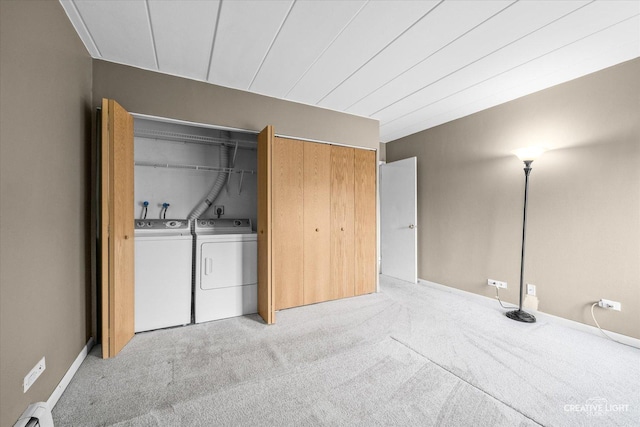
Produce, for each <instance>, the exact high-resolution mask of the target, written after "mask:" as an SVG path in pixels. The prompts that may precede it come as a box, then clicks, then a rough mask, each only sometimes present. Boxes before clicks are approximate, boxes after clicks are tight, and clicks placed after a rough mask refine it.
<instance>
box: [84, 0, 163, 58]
mask: <svg viewBox="0 0 640 427" xmlns="http://www.w3.org/2000/svg"><path fill="white" fill-rule="evenodd" d="M74 3H75V5H76V8H77V9H78V12H79V13H80V16H81V17H82V19H83V21H84V22H85V24H86V26H87V28H88V29H89V32H90V33H91V37H92V38H93V40H94V41H95V43H96V46H97V48H98V49H99V50H100V53H101V54H102V57H103V58H104V59H107V60H109V61H113V62H119V63H123V64H128V65H133V66H136V67H141V68H147V69H154V70H155V69H156V61H155V53H154V49H153V41H152V39H151V28H150V27H149V19H148V14H147V7H146V3H145V2H142V1H124V0H75V1H74Z"/></svg>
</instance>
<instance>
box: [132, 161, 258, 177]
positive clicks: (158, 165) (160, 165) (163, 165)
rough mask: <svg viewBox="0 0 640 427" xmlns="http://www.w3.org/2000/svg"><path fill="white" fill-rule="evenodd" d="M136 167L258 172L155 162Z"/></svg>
mask: <svg viewBox="0 0 640 427" xmlns="http://www.w3.org/2000/svg"><path fill="white" fill-rule="evenodd" d="M134 165H135V166H147V167H152V168H168V169H189V170H197V171H204V172H228V173H239V174H242V175H244V174H245V173H250V174H255V173H256V171H253V170H250V169H236V168H221V167H215V166H200V165H180V164H176V163H154V162H140V161H137V162H134Z"/></svg>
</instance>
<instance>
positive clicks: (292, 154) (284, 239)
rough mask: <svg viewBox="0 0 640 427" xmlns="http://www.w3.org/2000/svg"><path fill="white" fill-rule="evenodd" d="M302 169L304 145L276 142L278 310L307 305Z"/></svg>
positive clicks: (274, 252)
mask: <svg viewBox="0 0 640 427" xmlns="http://www.w3.org/2000/svg"><path fill="white" fill-rule="evenodd" d="M303 165H304V152H303V142H301V141H296V140H292V139H284V138H275V139H274V142H273V148H272V157H271V179H272V182H271V186H272V187H271V189H272V211H271V224H272V234H271V239H272V244H271V250H272V263H271V268H272V280H273V295H274V303H275V309H276V310H281V309H284V308H290V307H297V306H300V305H303V303H304V298H303V295H304V294H303V280H304V275H303V268H304V264H303V263H304V257H303V254H304V238H303V236H304V229H303V227H304V222H303V206H304V200H303V196H304V192H303V185H304V173H303V171H304V168H303Z"/></svg>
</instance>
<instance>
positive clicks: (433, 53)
mask: <svg viewBox="0 0 640 427" xmlns="http://www.w3.org/2000/svg"><path fill="white" fill-rule="evenodd" d="M517 2H518V1H514V2H512V3H510V4H509V5H507V6H506V7H504V8H503V9H500V10H499V11H497V12H496V13H494V14H493V15H491V16H490V17H488V18H487V19H485V20H484V21H482V22H480V23H478V24H476V25H475V26H473V27H471V28H470V29H469V30H467V31H465V32H464V33H462V34H460V35H459V36H458V37H456V38H455V39H453V40H451V41H450V42H449V43H447V44H445V45H443V46H442V47H440V48H439V49H437V50H435V51H433V52H432V53H430V54H429V55H427V56H426V57H424V58H423V59H421V60H420V61H418V62H416V63H415V64H413V65H412V66H411V67H409V68H406V69H404V70H403V71H402V72H400V73H398V74H396V75H395V76H394V77H392V78H391V79H389V80H387V81H386V82H384V83H383V84H381V85H380V86H378V87H377V88H375V89H373V90H372V91H370V92H369V93H367V94H366V95H364V96H363V97H362V98H360V99H358V100H357V101H355V102H354V103H352V104H351V105H349V106H348V107H347V108H345V111H348V110H349V109H350V108H352V107H353V106H355V105H357V104H358V103H359V102H361V101H363V100H364V99H367V98H368V97H369V96H371V95H372V94H374V93H376V92H377V91H379V90H380V89H382V88H383V87H385V86H387V85H388V84H389V83H391V82H393V81H395V80H396V79H398V78H399V77H401V76H403V75H404V74H406V73H408V72H409V71H411V70H413V69H414V68H416V67H417V66H418V65H420V64H422V63H423V62H425V61H427V60H428V59H429V58H431V57H432V56H434V55H436V54H437V53H438V52H441V51H443V50H444V49H446V48H448V47H449V46H451V45H452V44H454V43H455V42H457V41H458V40H460V39H462V38H463V37H465V36H467V35H468V34H469V33H471V32H473V31H475V30H477V29H478V28H480V27H481V26H483V25H484V24H486V23H487V22H489V21H491V20H492V19H493V18H495V17H496V16H498V15H500V14H501V13H503V12H504V11H506V10H507V9H509V8H510V7H511V6H513V5H515V4H516V3H517ZM463 68H464V67H463ZM445 77H446V76H445ZM436 82H437V80H436ZM433 83H435V82H431V83H430V84H429V85H431V84H433ZM429 85H427V86H429ZM427 86H425V87H427ZM422 89H424V88H420V89H418V90H422ZM411 95H412V93H411V94H409V95H407V96H411ZM403 99H404V98H400V99H398V100H396V101H395V102H394V103H391V104H389V105H387V106H385V107H383V108H381V109H380V110H378V111H375V112H373V113H371V115H370V116H369V117H371V116H373V115H374V114H376V113H378V112H380V111H382V110H384V109H385V108H387V107H390V106H392V105H394V104H395V103H397V102H399V101H402V100H403Z"/></svg>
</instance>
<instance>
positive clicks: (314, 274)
mask: <svg viewBox="0 0 640 427" xmlns="http://www.w3.org/2000/svg"><path fill="white" fill-rule="evenodd" d="M330 180H331V146H330V145H328V144H318V143H313V142H304V303H305V304H313V303H316V302H321V301H327V300H329V299H331V289H330V287H329V283H330V281H331V259H330V257H329V253H330V248H331V246H330V245H331V233H330V229H331V215H330V214H331V181H330Z"/></svg>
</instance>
